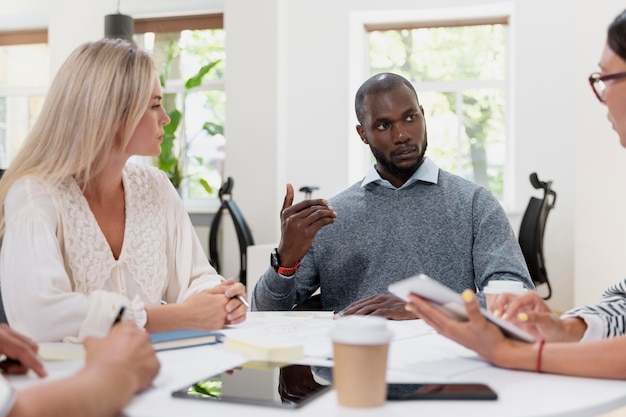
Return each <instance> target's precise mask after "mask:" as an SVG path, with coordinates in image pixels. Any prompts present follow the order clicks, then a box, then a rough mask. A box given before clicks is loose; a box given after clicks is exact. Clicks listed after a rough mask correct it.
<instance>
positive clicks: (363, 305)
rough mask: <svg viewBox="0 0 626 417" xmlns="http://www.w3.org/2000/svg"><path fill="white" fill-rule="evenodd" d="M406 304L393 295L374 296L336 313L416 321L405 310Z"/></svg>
mask: <svg viewBox="0 0 626 417" xmlns="http://www.w3.org/2000/svg"><path fill="white" fill-rule="evenodd" d="M405 306H406V302H405V301H404V300H402V299H400V298H398V297H396V296H395V295H391V294H376V295H371V296H369V297H366V298H362V299H360V300H358V301H355V302H354V303H352V304H350V305H349V306H348V307H346V308H344V309H343V310H341V311H340V312H338V313H337V315H338V316H347V315H350V314H361V315H371V316H381V317H385V318H387V319H390V320H411V319H416V318H418V316H416V315H415V314H414V313H413V312H412V311H408V310H406V308H405Z"/></svg>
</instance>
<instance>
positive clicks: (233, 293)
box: [220, 278, 248, 324]
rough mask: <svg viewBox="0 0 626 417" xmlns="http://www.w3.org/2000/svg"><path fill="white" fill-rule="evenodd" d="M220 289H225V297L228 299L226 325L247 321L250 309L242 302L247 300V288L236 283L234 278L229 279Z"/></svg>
mask: <svg viewBox="0 0 626 417" xmlns="http://www.w3.org/2000/svg"><path fill="white" fill-rule="evenodd" d="M220 287H222V288H223V289H224V295H225V296H226V298H227V299H228V302H227V303H226V306H225V308H226V324H237V323H242V322H243V321H245V320H246V314H247V313H248V307H246V306H245V305H244V304H243V303H242V302H241V300H239V299H238V296H239V297H242V298H243V299H246V298H247V297H246V287H245V286H244V285H243V284H242V283H240V282H237V281H235V279H234V278H228V279H227V280H225V281H223V282H222V283H221V284H220Z"/></svg>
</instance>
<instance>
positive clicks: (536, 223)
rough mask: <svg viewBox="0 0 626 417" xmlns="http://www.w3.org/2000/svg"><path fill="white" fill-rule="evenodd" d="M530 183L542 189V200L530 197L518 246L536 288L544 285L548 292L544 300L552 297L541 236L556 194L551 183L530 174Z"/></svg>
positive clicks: (534, 174)
mask: <svg viewBox="0 0 626 417" xmlns="http://www.w3.org/2000/svg"><path fill="white" fill-rule="evenodd" d="M530 183H531V184H532V185H533V187H535V188H536V189H543V198H537V197H531V198H530V201H529V202H528V206H527V207H526V211H525V212H524V217H523V218H522V224H521V226H520V231H519V239H518V241H519V244H520V247H521V248H522V253H523V254H524V259H526V264H527V265H528V270H529V272H530V277H531V278H532V280H533V282H534V283H535V286H536V287H539V286H540V285H542V284H545V285H546V287H547V290H548V293H547V295H545V296H543V299H544V300H547V299H549V298H550V297H552V286H551V285H550V281H549V280H548V273H547V271H546V264H545V260H544V256H543V235H544V232H545V228H546V220H547V219H548V213H549V212H550V210H552V209H553V208H554V203H555V202H556V192H554V190H552V188H551V187H552V181H545V182H544V181H539V178H538V177H537V174H536V173H534V172H533V173H532V174H530Z"/></svg>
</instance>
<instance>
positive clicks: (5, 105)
mask: <svg viewBox="0 0 626 417" xmlns="http://www.w3.org/2000/svg"><path fill="white" fill-rule="evenodd" d="M34 63H36V64H34ZM48 68H49V53H48V34H47V31H46V30H32V31H19V32H0V168H6V167H7V166H8V165H9V163H10V162H11V160H12V159H13V156H14V155H15V154H16V152H17V150H18V148H19V147H20V146H21V144H22V142H23V141H24V139H25V138H26V135H27V134H28V132H29V130H30V128H31V127H32V126H33V124H34V122H35V120H36V119H37V116H38V115H39V111H40V110H41V106H42V104H43V100H44V97H45V94H46V91H47V86H48V84H49V69H48Z"/></svg>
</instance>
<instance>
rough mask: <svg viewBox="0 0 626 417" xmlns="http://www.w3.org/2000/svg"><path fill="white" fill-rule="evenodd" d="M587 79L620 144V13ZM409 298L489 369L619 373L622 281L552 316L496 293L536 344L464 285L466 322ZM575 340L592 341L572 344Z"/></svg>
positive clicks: (625, 97)
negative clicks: (511, 331) (484, 307)
mask: <svg viewBox="0 0 626 417" xmlns="http://www.w3.org/2000/svg"><path fill="white" fill-rule="evenodd" d="M589 83H590V84H591V87H592V89H593V92H594V94H595V95H596V97H597V98H598V99H599V100H600V102H601V103H603V104H605V105H606V106H607V109H608V119H609V121H610V122H611V124H612V125H613V129H614V130H615V131H616V132H617V134H618V135H619V138H620V144H621V145H622V147H624V148H626V10H624V11H623V12H621V13H620V14H619V15H618V16H617V17H616V18H615V19H614V20H613V22H612V23H611V24H610V25H609V28H608V33H607V40H606V44H605V47H604V50H603V52H602V56H601V58H600V72H597V73H593V74H592V75H591V76H590V77H589ZM408 298H409V303H408V304H407V307H406V308H407V309H408V310H410V311H413V312H414V313H416V314H418V315H419V316H420V317H421V318H423V319H424V320H426V322H427V323H428V324H430V325H431V326H432V327H433V328H435V330H437V331H438V332H439V333H441V334H442V335H444V336H446V337H448V338H450V339H452V340H455V341H456V342H458V343H460V344H462V345H464V346H466V347H468V348H470V349H473V350H475V351H476V352H477V353H478V354H479V355H481V356H482V357H484V358H485V359H487V360H488V361H490V362H491V363H493V364H494V365H496V366H500V367H503V368H512V369H523V370H534V371H537V372H550V373H558V374H567V375H578V376H585V377H599V378H616V379H618V378H626V360H624V356H623V353H622V352H623V351H624V349H626V335H624V333H626V331H625V330H626V329H624V327H625V326H624V323H626V321H625V320H626V282H621V283H618V284H616V285H614V286H612V287H610V288H609V289H608V290H607V291H606V293H605V295H604V297H603V301H602V307H582V308H579V309H574V310H572V311H571V312H568V314H566V315H565V316H564V317H562V318H558V317H556V316H554V315H553V314H551V312H550V310H549V308H548V307H547V306H546V305H545V303H543V301H541V300H540V299H539V298H538V296H536V295H534V294H533V293H530V292H529V293H528V294H525V295H522V296H519V297H517V298H515V299H511V300H508V301H510V304H509V307H508V308H507V310H506V311H504V310H502V306H504V299H503V298H500V302H499V303H496V305H495V307H494V310H499V311H494V312H495V313H501V315H502V316H504V318H506V317H515V318H516V319H517V320H518V322H520V324H521V326H520V327H522V328H523V329H525V330H527V331H528V332H529V333H531V334H532V335H533V336H535V337H536V338H537V340H538V341H537V342H535V343H526V342H520V341H515V340H512V339H510V338H507V337H506V336H505V335H504V334H503V333H502V332H501V331H500V329H498V327H496V326H495V325H494V324H492V323H490V322H489V321H487V319H486V318H485V317H484V316H483V315H482V314H481V312H480V309H479V305H478V303H477V301H476V297H475V295H474V293H473V292H472V291H470V290H466V291H465V292H463V294H462V298H463V301H464V303H465V308H466V310H467V316H468V318H469V321H465V322H460V321H457V320H454V319H452V318H450V317H449V316H447V315H445V314H444V313H442V312H441V311H440V310H438V309H437V308H435V307H433V306H432V305H431V304H430V303H429V302H427V301H426V300H424V299H423V298H420V297H418V296H416V295H413V294H411V295H409V296H408ZM513 303H514V304H513ZM589 317H592V318H591V319H589ZM594 317H595V318H594ZM594 320H595V321H596V323H597V322H598V321H600V322H602V321H603V322H605V325H604V327H603V326H602V323H600V329H601V330H600V331H599V332H598V331H595V334H594V335H589V334H587V333H589V332H588V330H589V329H588V327H590V326H589V324H590V323H591V322H592V321H594ZM609 321H610V322H612V323H617V325H615V324H614V325H613V326H609V325H607V324H606V323H608V322H609ZM620 323H621V325H620ZM602 329H604V330H602ZM609 336H616V337H609ZM602 337H605V338H604V339H601V338H602ZM581 338H584V339H585V340H591V341H589V342H586V343H578V341H579V340H581ZM593 339H601V340H593ZM546 342H548V343H546ZM551 342H560V343H551ZM581 358H594V360H593V361H591V360H580V359H581Z"/></svg>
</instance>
